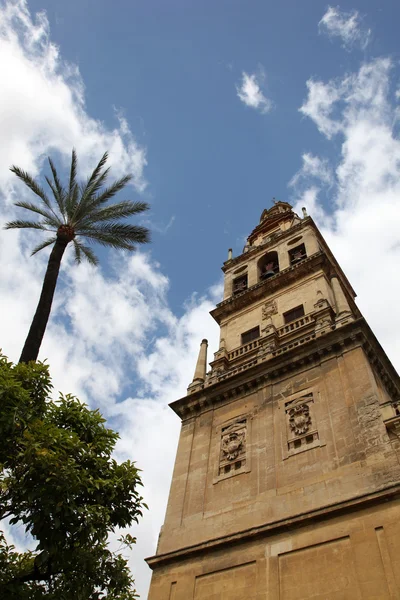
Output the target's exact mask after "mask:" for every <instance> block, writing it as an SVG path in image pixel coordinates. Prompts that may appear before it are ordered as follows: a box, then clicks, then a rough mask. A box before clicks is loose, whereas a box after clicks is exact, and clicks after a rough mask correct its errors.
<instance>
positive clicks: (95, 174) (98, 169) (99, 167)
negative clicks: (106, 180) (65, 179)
mask: <svg viewBox="0 0 400 600" xmlns="http://www.w3.org/2000/svg"><path fill="white" fill-rule="evenodd" d="M107 160H108V152H104V154H103V156H102V157H101V159H100V160H99V163H98V165H97V167H96V168H95V169H94V171H93V173H92V174H91V176H90V177H89V180H88V187H89V186H91V185H92V183H93V182H94V181H96V180H97V179H98V178H99V176H100V174H101V171H102V169H103V167H104V165H105V164H106V162H107ZM107 170H108V169H107Z"/></svg>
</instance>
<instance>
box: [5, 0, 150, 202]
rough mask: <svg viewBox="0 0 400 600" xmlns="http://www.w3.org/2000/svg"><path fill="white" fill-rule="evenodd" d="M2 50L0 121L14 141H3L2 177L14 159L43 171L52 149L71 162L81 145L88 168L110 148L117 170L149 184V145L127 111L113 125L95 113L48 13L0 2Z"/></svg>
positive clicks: (21, 0) (19, 0)
mask: <svg viewBox="0 0 400 600" xmlns="http://www.w3.org/2000/svg"><path fill="white" fill-rule="evenodd" d="M0 56H1V61H0V78H1V81H2V92H1V94H0V127H1V132H2V139H3V140H5V139H6V140H7V144H4V143H3V144H1V146H0V184H2V185H3V184H4V183H5V181H6V180H7V168H8V167H9V166H10V165H11V164H14V163H17V164H18V165H19V166H21V167H22V168H24V169H26V170H29V171H30V172H33V173H37V172H38V171H39V169H40V166H41V163H42V160H43V158H44V155H45V154H46V153H48V152H52V153H53V154H54V152H56V151H57V152H59V153H60V155H61V157H62V158H63V159H64V161H67V160H68V157H69V155H70V151H71V148H72V146H75V147H76V149H77V151H78V156H80V157H81V161H82V162H81V169H82V171H84V172H85V171H88V169H89V168H90V166H92V165H93V163H95V162H96V160H97V161H98V160H99V155H101V154H102V152H104V151H105V150H108V151H109V153H110V164H111V165H112V166H113V172H114V175H119V174H122V173H126V172H131V173H133V175H134V184H135V186H136V188H137V189H138V190H139V191H142V190H144V188H145V186H146V181H145V179H144V175H143V170H144V167H145V166H146V151H145V149H144V148H142V147H141V146H140V145H139V144H138V143H137V142H136V140H135V138H134V137H133V135H132V133H131V131H130V129H129V126H128V124H127V122H126V120H125V119H124V117H123V115H122V113H121V112H120V111H115V118H116V126H115V128H114V129H108V128H107V127H105V125H104V124H103V123H101V122H100V121H97V120H95V119H92V118H91V117H89V115H88V114H87V112H86V110H85V101H84V84H83V81H82V78H81V76H80V74H79V70H78V68H77V67H76V66H75V65H71V64H67V63H65V62H64V61H63V60H62V58H61V56H60V53H59V49H58V48H57V46H55V45H54V44H53V43H52V42H51V41H50V39H49V25H48V22H47V18H46V15H45V13H38V14H37V15H36V20H35V21H34V20H33V19H32V18H31V16H30V14H29V11H28V8H27V4H26V1H25V0H14V1H13V2H11V1H9V2H6V3H5V4H2V5H0Z"/></svg>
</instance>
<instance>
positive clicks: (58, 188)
mask: <svg viewBox="0 0 400 600" xmlns="http://www.w3.org/2000/svg"><path fill="white" fill-rule="evenodd" d="M48 161H49V165H50V169H51V172H52V174H53V180H54V185H55V189H54V186H51V191H52V192H53V196H54V198H55V201H56V202H57V206H58V208H59V210H60V213H61V214H62V215H63V214H64V211H65V208H64V201H65V190H64V188H63V186H62V185H61V182H60V180H59V178H58V173H57V169H56V168H55V166H54V163H53V161H52V160H51V158H50V156H49V157H48ZM46 179H47V178H46ZM47 183H49V180H47Z"/></svg>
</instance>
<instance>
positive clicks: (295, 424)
mask: <svg viewBox="0 0 400 600" xmlns="http://www.w3.org/2000/svg"><path fill="white" fill-rule="evenodd" d="M289 426H290V428H291V430H292V431H293V433H294V434H295V435H303V434H304V433H307V431H308V430H309V429H310V426H311V415H310V407H309V406H308V404H306V403H304V404H297V405H296V406H293V407H292V408H290V409H289Z"/></svg>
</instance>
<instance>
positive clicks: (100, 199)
mask: <svg viewBox="0 0 400 600" xmlns="http://www.w3.org/2000/svg"><path fill="white" fill-rule="evenodd" d="M131 179H132V175H125V177H121V178H120V179H117V180H116V181H114V182H113V183H112V185H110V186H109V187H107V188H105V189H104V190H103V191H102V192H101V194H99V195H98V196H94V197H93V200H92V202H91V203H90V205H89V206H88V210H93V209H95V208H98V207H100V206H101V205H102V204H105V203H106V202H108V200H111V198H113V197H114V196H115V195H116V194H118V192H120V191H121V190H123V189H124V187H125V186H126V185H127V184H128V183H129V182H130V180H131ZM143 204H144V203H143ZM146 206H147V205H146ZM143 210H146V209H143ZM138 212H140V211H138Z"/></svg>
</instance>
